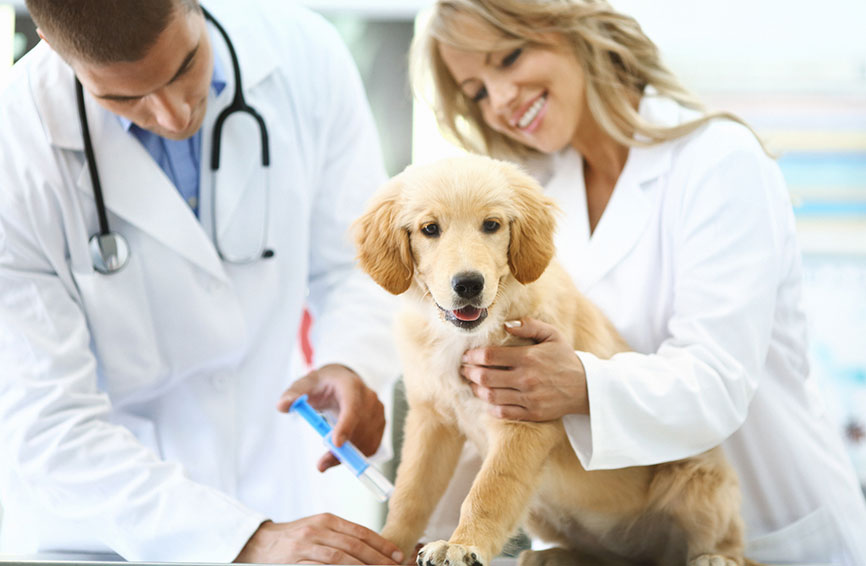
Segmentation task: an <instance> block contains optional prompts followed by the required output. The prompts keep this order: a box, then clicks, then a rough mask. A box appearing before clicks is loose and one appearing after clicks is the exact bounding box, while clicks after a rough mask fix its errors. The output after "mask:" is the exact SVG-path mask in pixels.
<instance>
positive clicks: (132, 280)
mask: <svg viewBox="0 0 866 566" xmlns="http://www.w3.org/2000/svg"><path fill="white" fill-rule="evenodd" d="M74 277H75V281H76V284H77V285H78V291H79V293H80V294H81V301H82V303H83V307H84V312H85V316H86V317H87V324H88V328H89V330H90V335H91V341H92V344H93V349H94V351H95V353H96V357H97V360H98V364H99V365H98V372H99V379H100V387H102V388H103V389H104V390H105V391H107V393H108V394H109V395H110V396H111V398H112V400H113V401H114V402H120V401H123V400H124V399H126V398H127V397H129V396H130V395H132V394H134V393H136V392H138V391H141V390H142V389H144V388H151V389H152V388H156V387H157V386H158V385H159V384H161V382H163V381H165V380H166V378H167V373H168V372H167V371H166V370H165V367H164V364H163V363H162V356H161V355H160V348H159V341H158V337H157V333H156V332H155V328H154V325H153V320H152V316H151V313H150V309H149V307H148V298H147V297H148V293H147V292H146V289H145V284H144V280H143V277H142V275H141V267H140V264H139V263H138V262H137V261H135V257H134V256H131V257H130V260H129V263H128V264H127V265H126V267H124V268H123V269H121V270H120V271H118V272H116V273H113V274H111V275H105V274H102V273H98V272H90V273H75V274H74Z"/></svg>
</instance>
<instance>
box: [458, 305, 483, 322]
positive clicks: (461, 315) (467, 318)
mask: <svg viewBox="0 0 866 566" xmlns="http://www.w3.org/2000/svg"><path fill="white" fill-rule="evenodd" d="M451 312H453V313H454V316H455V317H457V319H458V320H462V321H464V322H472V321H473V320H478V317H480V316H481V309H477V308H475V307H463V308H462V309H458V310H456V311H451Z"/></svg>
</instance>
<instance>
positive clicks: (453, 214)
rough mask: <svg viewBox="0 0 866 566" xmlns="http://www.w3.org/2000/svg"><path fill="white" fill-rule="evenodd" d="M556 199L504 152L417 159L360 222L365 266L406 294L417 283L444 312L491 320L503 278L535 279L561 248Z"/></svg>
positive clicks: (460, 321) (453, 318) (453, 319)
mask: <svg viewBox="0 0 866 566" xmlns="http://www.w3.org/2000/svg"><path fill="white" fill-rule="evenodd" d="M553 209H554V204H553V202H552V201H551V200H550V199H549V198H548V197H546V196H545V195H544V194H543V193H542V191H541V188H540V187H539V186H538V184H537V183H536V182H535V181H534V180H533V179H532V178H531V177H529V176H528V175H527V174H525V173H523V172H522V171H521V170H520V169H519V168H517V167H516V166H514V165H512V164H510V163H506V162H504V161H497V160H494V159H490V158H486V157H480V156H465V157H457V158H451V159H445V160H442V161H438V162H436V163H433V164H429V165H421V166H412V167H409V168H407V169H406V170H405V171H404V172H403V173H401V174H399V175H397V176H396V177H394V178H393V179H391V180H390V181H389V182H388V183H387V184H385V186H383V187H382V188H381V189H380V190H379V191H378V192H377V193H376V195H374V197H373V199H372V200H371V202H370V205H369V207H368V209H367V211H366V212H365V213H364V215H363V216H361V218H359V219H358V220H357V221H356V223H355V239H356V243H357V245H358V250H359V256H358V257H359V260H360V264H361V267H362V268H363V269H364V270H365V271H366V272H367V273H369V274H370V276H371V277H372V278H373V279H374V280H375V281H376V282H377V283H379V285H381V286H382V287H384V288H385V289H386V290H388V291H389V292H391V293H394V294H400V293H403V292H404V291H406V290H407V289H409V287H410V285H412V284H413V283H414V284H415V285H416V286H417V289H418V291H419V292H420V293H421V294H423V295H424V296H426V297H429V299H430V300H432V303H433V304H434V305H435V307H436V309H437V310H438V312H439V314H440V316H441V317H442V318H443V319H444V320H446V321H448V322H450V323H452V324H454V325H455V326H457V327H458V328H461V329H463V330H466V331H472V330H474V329H476V328H478V327H479V326H481V325H482V323H483V322H484V320H485V319H486V318H487V316H488V312H489V311H490V309H493V308H495V303H496V299H497V296H498V294H499V293H500V290H501V288H502V286H503V284H504V283H506V282H507V281H508V280H509V279H510V278H513V279H514V280H516V281H517V282H519V283H522V284H526V283H531V282H532V281H535V280H536V279H537V278H538V277H539V276H540V275H541V274H542V272H543V271H544V269H545V268H546V267H547V265H548V263H549V262H550V260H551V258H552V257H553V252H554V245H553V231H554V218H553Z"/></svg>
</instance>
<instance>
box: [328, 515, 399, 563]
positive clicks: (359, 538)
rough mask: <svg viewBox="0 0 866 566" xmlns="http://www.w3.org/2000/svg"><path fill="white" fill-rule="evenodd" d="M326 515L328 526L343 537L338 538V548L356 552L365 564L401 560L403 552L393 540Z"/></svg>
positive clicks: (360, 526) (397, 561)
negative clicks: (339, 542)
mask: <svg viewBox="0 0 866 566" xmlns="http://www.w3.org/2000/svg"><path fill="white" fill-rule="evenodd" d="M327 517H328V518H329V519H330V521H329V523H330V527H331V528H332V529H333V530H334V531H335V532H336V533H339V534H340V535H342V536H343V537H344V538H343V539H340V541H341V543H342V546H339V548H341V549H342V550H344V551H345V552H350V553H358V554H357V556H358V557H359V558H362V559H363V560H365V561H366V563H367V564H392V563H395V562H396V563H398V564H399V563H400V562H402V560H403V558H404V556H403V553H402V552H401V551H400V549H399V548H397V545H395V544H394V543H393V542H391V541H389V540H388V539H385V538H383V537H382V536H381V535H379V534H378V533H376V532H374V531H371V530H370V529H368V528H367V527H364V526H362V525H359V524H357V523H352V522H349V521H347V520H345V519H341V518H340V517H336V516H334V515H327ZM358 543H360V544H358ZM347 545H348V546H347Z"/></svg>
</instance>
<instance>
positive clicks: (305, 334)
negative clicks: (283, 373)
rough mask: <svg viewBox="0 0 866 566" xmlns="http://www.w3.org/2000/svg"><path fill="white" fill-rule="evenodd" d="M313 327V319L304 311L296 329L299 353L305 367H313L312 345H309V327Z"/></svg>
mask: <svg viewBox="0 0 866 566" xmlns="http://www.w3.org/2000/svg"><path fill="white" fill-rule="evenodd" d="M312 325H313V317H312V316H311V315H310V311H308V310H307V309H304V314H303V316H302V317H301V327H300V328H299V329H298V341H299V342H300V343H301V353H302V354H304V363H306V364H307V367H308V368H309V367H312V366H313V345H312V343H310V327H311V326H312Z"/></svg>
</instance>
